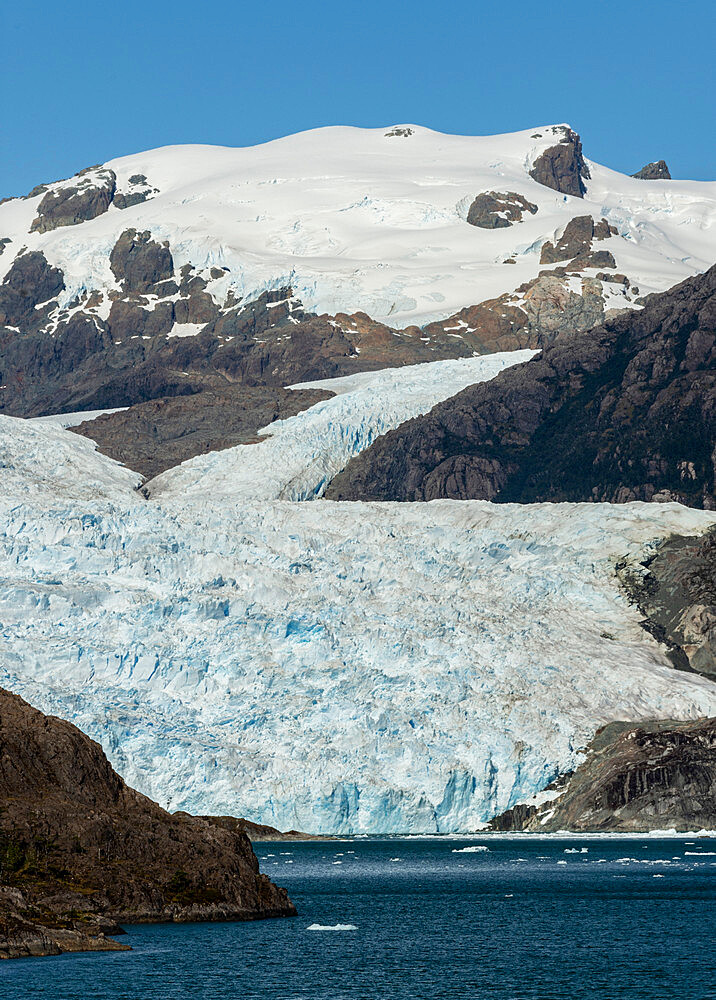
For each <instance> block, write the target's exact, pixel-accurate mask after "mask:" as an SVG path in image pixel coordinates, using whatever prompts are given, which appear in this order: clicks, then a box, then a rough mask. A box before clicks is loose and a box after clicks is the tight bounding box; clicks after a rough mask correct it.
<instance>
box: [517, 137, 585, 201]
mask: <svg viewBox="0 0 716 1000" xmlns="http://www.w3.org/2000/svg"><path fill="white" fill-rule="evenodd" d="M552 131H553V132H554V133H555V135H559V136H561V138H560V140H559V142H558V143H557V144H556V145H554V146H550V147H549V148H548V149H546V150H545V151H544V152H543V153H541V154H540V156H538V157H537V159H536V160H535V161H534V163H533V164H532V169H531V170H530V172H529V173H530V177H532V178H534V180H536V181H537V182H538V183H539V184H544V185H545V187H548V188H552V189H553V190H554V191H559V192H560V193H561V194H571V195H572V196H573V197H574V198H583V197H584V195H585V193H586V190H587V188H586V187H585V184H584V180H585V179H586V180H589V167H588V166H587V164H586V163H585V162H584V157H583V155H582V140H581V139H580V137H579V136H578V135H577V133H576V132H573V131H572V129H570V128H567V127H566V126H555V127H554V128H553V129H552Z"/></svg>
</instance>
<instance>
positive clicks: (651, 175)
mask: <svg viewBox="0 0 716 1000" xmlns="http://www.w3.org/2000/svg"><path fill="white" fill-rule="evenodd" d="M632 177H637V178H638V179H639V180H640V181H670V180H671V174H670V173H669V168H668V167H667V165H666V161H665V160H656V161H655V162H654V163H647V164H646V166H645V167H642V168H641V170H637V172H636V173H635V174H632Z"/></svg>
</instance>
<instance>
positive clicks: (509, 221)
mask: <svg viewBox="0 0 716 1000" xmlns="http://www.w3.org/2000/svg"><path fill="white" fill-rule="evenodd" d="M536 211H537V206H536V205H534V204H532V202H531V201H527V199H526V198H524V197H523V196H522V195H521V194H515V192H514V191H507V192H502V191H485V192H483V193H482V194H479V195H478V196H477V197H476V198H475V200H474V201H473V203H472V205H470V209H469V211H468V213H467V221H468V222H469V224H470V225H471V226H479V227H480V228H481V229H504V228H506V227H507V226H511V225H513V223H515V222H521V221H522V216H523V214H524V213H525V212H530V214H531V215H534V214H535V212H536Z"/></svg>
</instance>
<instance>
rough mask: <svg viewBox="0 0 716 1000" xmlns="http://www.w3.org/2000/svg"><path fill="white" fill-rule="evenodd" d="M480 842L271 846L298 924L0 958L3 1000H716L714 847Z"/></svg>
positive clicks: (205, 927) (156, 931)
mask: <svg viewBox="0 0 716 1000" xmlns="http://www.w3.org/2000/svg"><path fill="white" fill-rule="evenodd" d="M486 842H487V841H486ZM475 843H476V842H475V841H454V840H429V841H415V840H412V841H411V840H408V841H406V840H392V841H365V840H357V841H355V840H354V841H347V842H343V841H342V842H331V843H319V844H315V843H314V844H289V845H284V844H280V845H279V844H276V845H273V844H272V845H266V844H260V845H257V853H258V855H259V857H260V858H261V859H262V867H263V868H264V870H266V871H267V872H268V873H269V874H270V875H271V877H272V878H274V879H275V880H276V881H278V882H279V883H281V884H283V885H286V886H287V887H288V888H289V891H290V893H291V895H292V897H293V899H294V901H295V903H296V905H297V906H298V908H299V911H300V916H299V917H298V918H297V919H293V920H267V921H260V922H258V923H250V924H199V925H185V926H151V927H146V926H145V927H135V928H130V933H129V934H128V936H127V937H126V938H124V939H123V940H125V941H127V942H129V943H131V945H132V946H133V948H134V951H132V952H124V953H119V954H116V953H115V954H112V953H109V954H91V955H64V956H62V957H60V958H42V959H26V960H22V961H16V962H4V963H2V964H0V998H2V1000H20V998H22V1000H32V998H34V997H43V998H53V1000H54V998H57V1000H75V998H78V1000H89V998H102V1000H105V998H107V1000H110V998H111V1000H154V998H162V1000H164V998H172V1000H174V998H177V1000H179V998H182V1000H183V998H185V997H191V998H201V1000H226V998H234V997H235V998H242V1000H255V998H261V1000H264V998H272V1000H398V998H399V1000H408V998H410V1000H413V998H430V1000H437V998H443V997H445V998H448V997H449V998H463V997H464V998H470V1000H586V998H589V1000H592V998H594V1000H597V998H598V1000H616V998H620V1000H621V998H627V1000H640V998H644V1000H670V998H679V1000H686V998H688V1000H706V998H716V947H715V946H716V929H715V926H714V924H715V920H714V918H715V916H716V908H715V907H714V903H715V902H716V840H704V839H695V840H694V841H693V842H692V843H687V842H685V841H684V840H647V839H645V840H619V841H616V840H600V841H596V840H592V839H588V838H581V839H576V840H569V841H567V840H561V841H556V840H539V841H530V842H528V843H526V842H525V841H524V840H519V841H515V840H490V841H489V847H490V850H489V853H454V852H455V850H456V849H459V848H462V847H465V846H468V845H474V844H475ZM582 847H587V848H588V852H587V853H581V852H580V853H565V849H569V850H570V852H571V851H574V850H577V851H580V850H581V848H582ZM349 852H353V853H349ZM686 852H696V853H695V854H693V855H692V854H687V853H686ZM708 852H714V853H713V854H712V855H709V854H708ZM699 855H700V856H699ZM625 859H632V860H625ZM335 862H340V864H336V863H335ZM658 876H661V877H658ZM313 923H317V924H321V925H327V926H331V925H335V924H352V925H355V927H356V930H345V931H328V930H308V927H309V925H311V924H313Z"/></svg>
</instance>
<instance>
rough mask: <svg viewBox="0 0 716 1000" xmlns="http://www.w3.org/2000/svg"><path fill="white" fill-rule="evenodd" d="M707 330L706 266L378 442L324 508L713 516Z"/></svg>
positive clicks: (713, 420)
mask: <svg viewBox="0 0 716 1000" xmlns="http://www.w3.org/2000/svg"><path fill="white" fill-rule="evenodd" d="M715 329H716V266H715V267H712V268H711V269H710V270H709V271H707V272H706V273H705V274H701V275H698V276H696V277H695V278H689V279H688V280H686V281H684V282H682V283H681V284H679V285H677V286H675V288H673V289H671V290H670V291H669V292H664V293H663V294H660V295H653V296H650V297H649V299H648V300H647V305H646V306H645V308H644V309H643V311H641V312H629V313H621V314H620V315H618V316H617V317H615V318H613V319H611V320H609V321H607V322H606V323H605V324H603V325H602V326H599V327H596V328H595V329H593V330H591V331H589V333H588V334H585V335H583V336H581V337H578V338H575V339H573V340H571V341H564V342H562V343H557V344H555V345H554V346H552V347H548V348H546V349H545V350H544V351H543V352H542V354H541V355H539V356H538V357H536V358H534V359H533V360H532V361H529V362H527V363H525V364H522V365H518V366H516V367H514V368H512V369H510V370H508V371H506V372H503V373H501V374H500V375H498V377H497V378H496V379H494V380H493V381H492V382H489V383H486V384H483V385H478V386H472V387H470V388H468V389H465V390H464V391H463V392H461V393H459V394H458V395H456V396H454V397H453V398H452V399H449V400H446V401H445V402H443V403H440V404H438V405H437V406H435V407H434V408H433V409H432V410H431V411H430V413H428V414H426V415H425V416H423V417H419V418H417V419H415V420H410V421H408V422H407V423H405V424H404V425H402V426H401V427H399V428H397V429H396V430H394V431H391V432H390V433H388V434H386V435H385V436H383V437H381V438H379V439H378V440H376V441H375V442H374V443H373V444H372V445H371V447H370V448H368V449H367V450H366V451H365V452H363V453H362V454H361V455H359V456H357V457H356V458H354V459H353V460H352V461H351V462H350V463H349V465H348V466H347V467H346V469H345V470H344V471H343V472H342V473H341V474H340V475H339V476H337V477H336V479H335V480H334V481H333V483H332V484H331V486H330V487H329V489H328V491H327V493H326V496H327V497H329V498H332V499H336V500H343V499H345V500H347V499H351V500H432V499H436V498H438V497H446V498H452V499H483V500H496V501H502V502H508V501H514V502H522V503H525V502H532V501H543V500H550V501H554V500H570V501H578V500H583V501H602V500H606V501H610V502H615V503H623V502H626V501H629V500H646V501H665V500H676V501H679V502H680V503H684V504H687V505H689V506H693V507H704V508H707V509H714V507H716V494H715V492H714V480H715V473H716V464H715V456H716V347H715V343H714V331H715Z"/></svg>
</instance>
